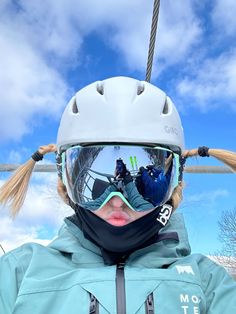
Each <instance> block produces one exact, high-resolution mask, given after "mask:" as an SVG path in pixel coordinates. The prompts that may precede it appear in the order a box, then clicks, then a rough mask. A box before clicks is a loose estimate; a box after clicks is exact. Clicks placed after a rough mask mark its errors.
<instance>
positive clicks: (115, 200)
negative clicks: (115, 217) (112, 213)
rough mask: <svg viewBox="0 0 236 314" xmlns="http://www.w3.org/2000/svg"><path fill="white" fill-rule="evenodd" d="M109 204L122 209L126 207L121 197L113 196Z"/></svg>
mask: <svg viewBox="0 0 236 314" xmlns="http://www.w3.org/2000/svg"><path fill="white" fill-rule="evenodd" d="M109 204H110V205H111V206H112V207H117V208H121V207H123V206H124V205H125V203H124V201H123V200H122V199H121V198H120V197H119V196H113V197H112V198H111V199H110V201H109Z"/></svg>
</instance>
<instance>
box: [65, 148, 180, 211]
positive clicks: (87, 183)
mask: <svg viewBox="0 0 236 314" xmlns="http://www.w3.org/2000/svg"><path fill="white" fill-rule="evenodd" d="M179 172H180V155H179V154H177V153H174V152H173V151H171V150H170V149H167V148H163V147H151V146H150V147H149V146H138V145H91V146H73V147H70V148H67V149H66V150H65V151H64V152H63V153H62V155H61V174H62V180H63V183H64V184H65V186H66V189H67V193H68V195H69V197H70V199H71V200H72V201H73V202H74V203H76V204H78V205H80V206H81V207H83V208H85V209H88V210H92V211H94V210H98V209H100V208H102V207H103V206H104V205H105V204H107V203H108V202H109V201H110V199H111V198H112V197H113V196H119V197H121V199H122V200H123V201H124V203H126V205H127V206H129V207H130V208H131V209H132V210H135V211H146V210H150V209H153V208H156V207H157V206H160V205H162V204H164V203H165V202H166V201H167V200H168V199H169V198H170V196H171V194H172V192H173V190H174V188H175V187H176V186H177V185H178V182H179V175H180V173H179Z"/></svg>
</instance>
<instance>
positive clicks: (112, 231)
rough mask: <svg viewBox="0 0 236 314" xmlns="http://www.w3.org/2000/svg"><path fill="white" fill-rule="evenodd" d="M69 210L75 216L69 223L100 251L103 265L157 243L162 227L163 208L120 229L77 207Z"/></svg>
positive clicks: (122, 259) (117, 261) (114, 262)
mask: <svg viewBox="0 0 236 314" xmlns="http://www.w3.org/2000/svg"><path fill="white" fill-rule="evenodd" d="M71 206H73V209H74V210H75V215H73V216H71V217H69V219H70V220H71V221H72V222H73V223H74V224H76V225H77V226H78V227H79V228H80V229H81V230H82V231H83V233H84V236H85V238H86V239H88V240H90V241H91V242H93V243H94V244H96V245H97V246H99V247H100V249H101V253H102V256H103V259H104V263H105V264H106V265H114V264H117V263H119V262H122V261H124V260H125V259H126V258H127V257H128V256H129V255H130V254H131V253H132V252H134V251H136V250H138V249H141V248H144V247H146V246H149V245H151V244H153V243H155V242H157V241H158V233H159V230H160V229H161V228H162V227H163V223H161V222H160V221H161V219H160V217H163V206H161V207H158V208H156V209H155V210H154V211H152V212H151V213H149V214H147V215H145V216H143V217H141V218H139V219H137V220H135V221H134V222H131V223H129V224H127V225H125V226H122V227H117V226H113V225H111V224H109V223H107V222H106V221H105V220H103V219H101V218H100V217H98V216H96V215H95V214H94V213H93V212H90V211H89V210H85V209H83V208H81V207H79V206H78V205H75V204H71ZM161 214H162V216H160V215H161ZM164 214H165V213H164ZM169 216H170V215H169ZM168 218H169V217H168ZM165 222H167V221H165ZM174 238H175V239H176V235H174Z"/></svg>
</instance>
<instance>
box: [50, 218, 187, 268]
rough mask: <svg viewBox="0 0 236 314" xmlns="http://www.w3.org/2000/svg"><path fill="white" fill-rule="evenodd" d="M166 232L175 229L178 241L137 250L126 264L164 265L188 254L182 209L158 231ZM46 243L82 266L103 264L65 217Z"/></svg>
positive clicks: (168, 240)
mask: <svg viewBox="0 0 236 314" xmlns="http://www.w3.org/2000/svg"><path fill="white" fill-rule="evenodd" d="M169 232H177V233H178V237H179V241H176V240H173V239H167V240H163V241H160V242H158V243H155V244H152V245H150V246H148V247H146V248H143V249H140V250H137V251H135V252H134V253H132V254H131V255H130V257H129V258H128V260H127V262H126V264H127V265H130V266H131V265H132V266H142V267H147V268H153V267H154V268H155V267H163V266H164V265H169V264H171V263H173V262H175V261H176V260H177V259H179V258H181V257H183V256H187V255H189V254H190V252H191V249H190V245H189V242H188V236H187V231H186V228H185V224H184V219H183V215H182V214H181V213H178V212H175V213H173V214H172V216H171V218H170V221H169V222H168V224H167V225H166V226H165V227H164V228H162V229H161V232H160V234H164V233H169ZM49 247H50V248H53V249H55V250H57V251H60V252H63V254H68V255H70V256H71V259H72V261H73V262H74V263H77V264H80V265H81V266H82V265H83V267H94V266H95V265H96V266H97V267H98V266H101V267H102V266H104V263H103V258H102V255H101V251H100V249H99V247H98V246H96V245H95V244H93V243H92V242H90V241H89V240H87V239H86V238H85V237H84V235H83V233H82V231H81V230H80V229H79V228H78V227H77V226H76V225H75V224H73V223H72V222H71V221H70V220H69V219H67V218H66V219H65V223H64V224H63V226H62V227H61V229H60V230H59V234H58V237H57V238H56V239H55V240H54V241H53V242H51V243H50V244H49Z"/></svg>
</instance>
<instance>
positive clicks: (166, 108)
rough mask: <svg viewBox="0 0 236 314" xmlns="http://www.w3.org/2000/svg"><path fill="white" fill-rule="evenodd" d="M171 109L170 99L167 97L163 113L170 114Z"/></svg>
mask: <svg viewBox="0 0 236 314" xmlns="http://www.w3.org/2000/svg"><path fill="white" fill-rule="evenodd" d="M169 111H170V108H169V103H168V100H167V99H166V101H165V104H164V107H163V110H162V113H163V114H168V113H169Z"/></svg>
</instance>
